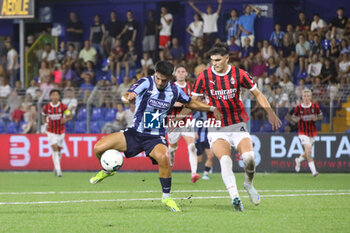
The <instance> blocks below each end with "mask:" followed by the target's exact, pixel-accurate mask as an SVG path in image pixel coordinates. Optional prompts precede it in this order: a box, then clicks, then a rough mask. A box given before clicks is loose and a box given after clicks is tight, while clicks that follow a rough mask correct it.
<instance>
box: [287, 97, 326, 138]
mask: <svg viewBox="0 0 350 233" xmlns="http://www.w3.org/2000/svg"><path fill="white" fill-rule="evenodd" d="M293 115H295V116H297V117H300V120H299V122H298V134H303V135H306V136H309V137H315V136H316V135H317V129H316V124H315V121H313V120H311V118H312V116H314V115H316V116H319V115H322V112H321V109H320V107H319V106H318V104H317V103H310V105H309V106H304V105H302V104H301V105H298V106H297V107H296V108H295V110H294V113H293Z"/></svg>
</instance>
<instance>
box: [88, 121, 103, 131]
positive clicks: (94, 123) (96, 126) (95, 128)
mask: <svg viewBox="0 0 350 233" xmlns="http://www.w3.org/2000/svg"><path fill="white" fill-rule="evenodd" d="M90 133H101V127H100V124H99V122H98V121H92V122H91V124H90Z"/></svg>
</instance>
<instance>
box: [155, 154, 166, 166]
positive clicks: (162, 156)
mask: <svg viewBox="0 0 350 233" xmlns="http://www.w3.org/2000/svg"><path fill="white" fill-rule="evenodd" d="M155 160H157V162H158V165H159V166H161V167H169V166H170V162H169V157H168V156H167V155H166V154H163V153H159V154H155Z"/></svg>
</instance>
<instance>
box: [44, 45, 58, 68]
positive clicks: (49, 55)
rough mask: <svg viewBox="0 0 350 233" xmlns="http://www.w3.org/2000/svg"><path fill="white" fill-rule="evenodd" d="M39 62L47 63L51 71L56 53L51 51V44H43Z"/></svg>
mask: <svg viewBox="0 0 350 233" xmlns="http://www.w3.org/2000/svg"><path fill="white" fill-rule="evenodd" d="M41 60H42V61H45V62H47V64H48V65H49V67H50V68H51V69H53V68H54V66H55V62H56V52H55V50H54V49H52V46H51V43H46V44H45V50H44V52H43V54H42V55H41Z"/></svg>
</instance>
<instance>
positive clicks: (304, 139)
mask: <svg viewBox="0 0 350 233" xmlns="http://www.w3.org/2000/svg"><path fill="white" fill-rule="evenodd" d="M299 139H300V141H301V144H303V145H305V144H307V145H310V146H312V145H313V144H314V143H315V140H316V138H315V137H309V136H306V135H303V134H299Z"/></svg>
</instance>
